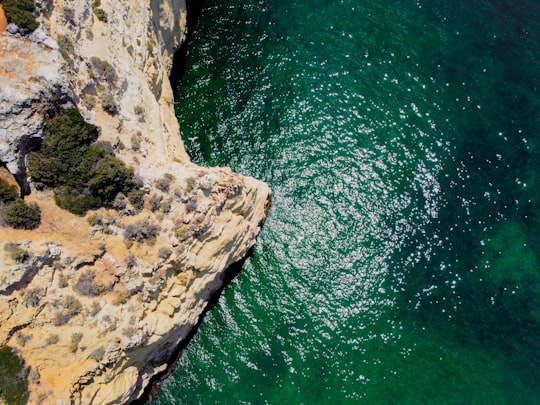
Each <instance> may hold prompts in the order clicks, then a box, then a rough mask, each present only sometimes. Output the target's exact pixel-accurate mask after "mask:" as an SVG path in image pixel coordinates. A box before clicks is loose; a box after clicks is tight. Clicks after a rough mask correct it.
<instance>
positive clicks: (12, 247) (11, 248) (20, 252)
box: [4, 242, 30, 263]
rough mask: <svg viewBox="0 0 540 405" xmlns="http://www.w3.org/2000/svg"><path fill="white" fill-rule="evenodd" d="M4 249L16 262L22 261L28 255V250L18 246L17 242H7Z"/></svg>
mask: <svg viewBox="0 0 540 405" xmlns="http://www.w3.org/2000/svg"><path fill="white" fill-rule="evenodd" d="M4 250H5V251H6V252H7V253H8V254H9V257H10V258H11V259H12V260H13V261H15V262H17V263H23V262H25V261H26V260H27V259H28V258H29V257H30V254H29V253H28V251H27V250H26V249H23V248H22V247H20V246H19V244H18V243H14V242H8V243H6V244H5V245H4Z"/></svg>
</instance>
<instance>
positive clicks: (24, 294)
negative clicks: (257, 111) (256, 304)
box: [0, 0, 271, 404]
mask: <svg viewBox="0 0 540 405" xmlns="http://www.w3.org/2000/svg"><path fill="white" fill-rule="evenodd" d="M36 3H37V4H38V5H39V6H40V10H41V14H40V19H41V27H42V28H43V30H42V31H38V32H36V33H34V34H33V36H32V38H27V37H20V38H18V37H15V36H6V35H4V36H1V37H0V43H1V44H2V45H3V46H2V47H0V76H2V83H3V84H2V87H1V88H0V161H2V163H4V164H5V165H6V166H7V167H8V169H9V171H10V172H11V173H12V174H13V175H14V176H16V177H18V180H19V183H21V182H23V183H24V179H25V170H24V156H25V154H26V153H27V151H28V150H29V149H31V148H32V147H33V145H34V144H35V143H36V142H39V139H40V138H41V137H42V130H43V123H44V119H45V118H46V117H48V116H49V115H51V114H54V113H55V112H56V111H58V110H59V109H61V108H64V107H67V106H71V105H75V106H77V108H79V109H80V110H81V111H82V113H83V115H84V116H85V118H86V119H87V120H89V121H91V122H93V123H95V124H96V125H98V126H99V127H100V128H101V133H100V138H101V139H103V140H109V141H110V142H111V143H112V144H113V145H114V146H115V147H116V153H117V155H118V156H119V157H120V158H121V159H123V160H124V161H125V162H126V163H128V164H130V165H132V166H133V167H134V168H135V170H136V173H137V174H138V175H139V176H140V177H141V179H142V180H143V182H144V188H145V190H146V191H147V194H146V196H145V206H144V208H143V209H137V208H135V207H133V206H132V205H131V204H130V203H129V202H124V203H121V204H118V209H116V210H107V209H101V210H98V211H97V212H94V213H89V214H88V215H87V217H86V218H81V217H77V216H74V215H72V214H70V213H68V212H66V211H63V210H61V209H59V208H58V207H57V206H56V205H55V204H54V200H53V197H52V193H51V192H50V191H41V192H40V191H37V190H35V189H33V188H32V189H31V191H32V192H31V194H30V195H28V196H27V197H26V199H27V200H29V201H35V202H37V203H38V204H39V205H40V207H41V209H42V224H41V225H40V227H39V228H38V229H36V230H34V231H23V230H13V229H9V228H5V227H1V228H0V345H4V344H8V345H10V346H12V347H15V348H16V349H17V350H18V352H19V353H20V355H21V356H22V357H23V359H24V361H25V363H26V364H27V365H28V366H30V367H31V369H32V370H34V372H32V373H31V374H30V376H31V378H30V379H29V388H30V403H38V402H39V401H41V400H42V399H43V398H47V401H48V402H50V403H80V404H117V403H127V402H130V401H132V400H134V399H136V398H138V397H139V396H140V395H141V394H142V392H143V390H144V389H145V387H146V386H147V385H148V383H149V381H150V379H151V378H152V377H153V376H155V375H156V374H157V373H159V372H161V371H163V370H164V369H165V368H166V367H167V362H168V361H169V359H170V356H171V354H172V353H173V352H174V350H175V348H176V347H177V345H178V344H179V342H181V341H182V340H183V339H185V338H186V336H187V335H188V334H189V332H190V331H191V330H192V328H193V327H194V325H196V324H197V322H198V321H199V317H200V316H201V314H202V312H203V310H204V308H205V307H206V305H207V303H208V300H209V298H210V297H211V296H212V294H213V293H214V292H215V291H216V290H217V289H219V288H220V286H221V285H222V282H223V274H224V270H225V269H226V268H227V267H228V266H230V265H231V264H233V263H234V262H236V261H238V260H240V259H242V258H243V257H244V256H245V254H246V253H247V252H248V250H249V249H250V248H251V247H252V246H253V245H254V243H255V241H256V237H257V235H258V234H259V232H260V230H261V226H262V224H263V222H264V220H265V218H266V215H267V212H268V209H269V204H270V194H271V193H270V189H269V188H268V186H267V185H266V184H264V183H261V182H259V181H257V180H255V179H252V178H249V177H244V176H240V175H238V174H234V173H232V172H231V171H230V170H229V169H226V168H214V169H213V168H200V167H197V166H195V165H193V164H191V163H190V162H189V159H188V157H187V155H186V153H185V151H184V149H183V146H182V142H181V139H180V136H179V130H178V123H177V121H176V117H175V115H174V110H173V105H172V101H173V98H172V89H171V87H170V83H169V81H168V75H169V71H170V68H171V65H172V57H173V54H174V51H175V50H176V49H177V47H178V46H179V45H180V43H181V41H182V40H183V38H184V30H185V24H186V21H185V19H186V8H185V3H184V1H182V0H160V1H150V0H148V1H146V2H142V4H141V2H140V1H135V0H124V1H112V0H109V1H108V0H102V1H101V5H100V6H99V8H100V9H102V11H101V12H97V11H96V9H95V8H93V3H94V2H93V1H90V0H70V1H67V0H53V1H37V2H36ZM96 13H99V15H100V19H98V18H97V14H96ZM103 16H105V18H103ZM57 44H59V45H58V47H57V46H56V45H57ZM15 61H16V62H15ZM30 185H31V183H30ZM8 243H11V244H13V243H14V244H15V245H17V247H18V248H20V249H22V250H24V251H25V255H20V254H19V255H14V254H10V253H9V252H8V251H6V250H5V249H4V248H5V247H6V245H8ZM12 247H13V245H11V248H12Z"/></svg>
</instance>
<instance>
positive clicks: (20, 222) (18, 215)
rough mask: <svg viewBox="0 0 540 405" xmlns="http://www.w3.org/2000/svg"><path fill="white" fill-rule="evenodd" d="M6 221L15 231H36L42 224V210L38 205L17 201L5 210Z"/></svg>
mask: <svg viewBox="0 0 540 405" xmlns="http://www.w3.org/2000/svg"><path fill="white" fill-rule="evenodd" d="M4 221H6V224H8V225H9V226H11V227H13V228H15V229H35V228H37V227H38V226H39V224H40V223H41V209H40V208H39V206H38V205H37V204H36V203H30V204H26V203H25V202H24V201H23V200H16V201H14V202H12V203H10V204H8V205H7V206H6V207H5V208H4Z"/></svg>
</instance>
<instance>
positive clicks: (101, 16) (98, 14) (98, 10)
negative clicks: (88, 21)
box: [94, 8, 108, 22]
mask: <svg viewBox="0 0 540 405" xmlns="http://www.w3.org/2000/svg"><path fill="white" fill-rule="evenodd" d="M94 13H96V17H97V19H98V20H99V21H102V22H107V20H108V18H107V13H106V12H105V10H103V9H102V8H96V9H95V10H94Z"/></svg>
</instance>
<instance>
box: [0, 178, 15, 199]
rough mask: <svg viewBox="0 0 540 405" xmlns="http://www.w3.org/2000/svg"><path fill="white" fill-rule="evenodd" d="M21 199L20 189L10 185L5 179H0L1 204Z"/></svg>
mask: <svg viewBox="0 0 540 405" xmlns="http://www.w3.org/2000/svg"><path fill="white" fill-rule="evenodd" d="M17 198H19V189H18V188H17V186H15V185H13V184H9V183H8V182H7V181H5V180H4V179H0V203H6V202H10V201H14V200H16V199H17Z"/></svg>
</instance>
